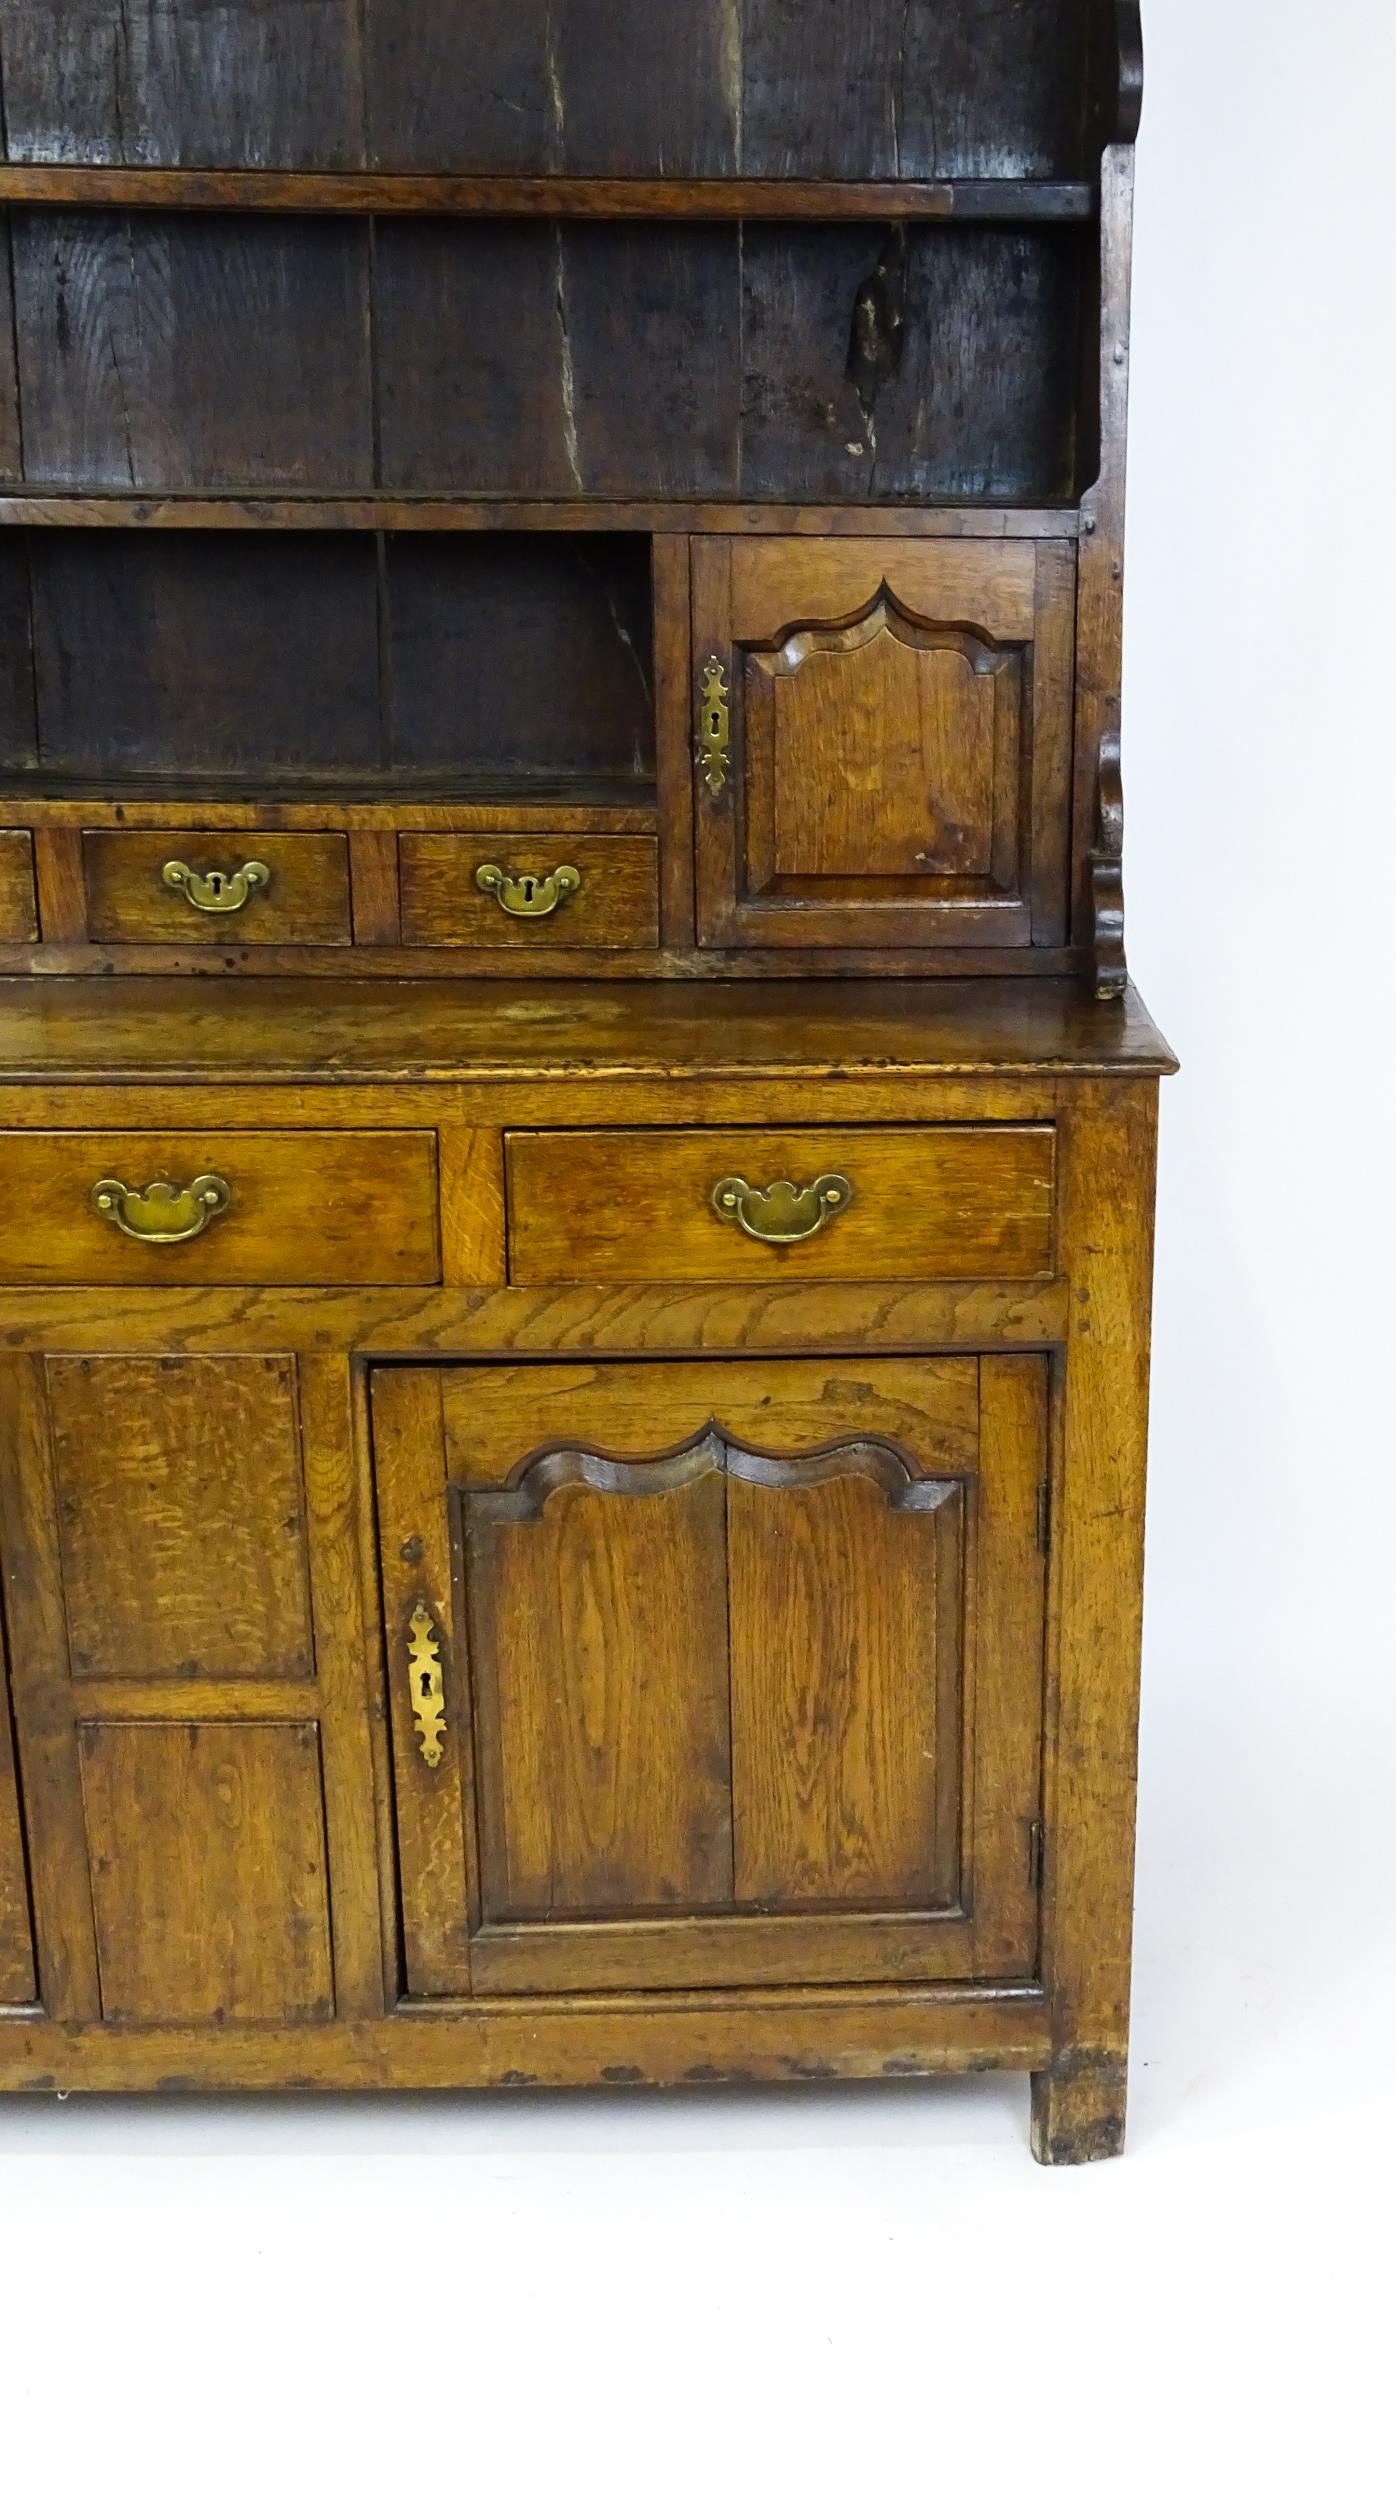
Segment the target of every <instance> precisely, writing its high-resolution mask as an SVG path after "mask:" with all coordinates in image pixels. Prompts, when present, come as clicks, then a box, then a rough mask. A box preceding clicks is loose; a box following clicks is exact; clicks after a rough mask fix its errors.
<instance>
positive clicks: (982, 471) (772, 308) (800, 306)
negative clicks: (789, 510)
mask: <svg viewBox="0 0 1396 2500" xmlns="http://www.w3.org/2000/svg"><path fill="white" fill-rule="evenodd" d="M896 235H897V230H896V229H895V228H890V229H883V230H881V232H880V233H879V232H878V231H874V232H873V233H871V234H869V233H867V232H866V231H865V230H860V229H859V228H858V227H856V226H842V227H839V226H815V225H771V226H768V227H754V228H753V229H752V230H751V231H750V232H748V233H747V235H746V237H745V242H744V249H743V340H744V348H743V353H744V379H743V409H742V482H741V491H742V493H743V494H745V495H753V496H760V495H770V496H776V497H787V496H791V495H799V496H803V497H809V498H814V499H825V500H827V499H829V498H848V499H851V500H853V501H856V502H859V503H862V502H870V501H873V500H874V499H875V498H876V497H878V496H883V497H886V498H897V497H920V498H928V497H950V498H953V497H956V496H959V497H967V496H968V497H973V496H983V497H986V498H988V499H990V500H996V501H1001V502H1007V501H1012V500H1015V499H1017V500H1021V501H1024V502H1029V501H1046V500H1049V499H1051V498H1052V497H1058V496H1060V497H1067V496H1069V495H1070V494H1071V492H1072V488H1073V484H1074V467H1073V462H1074V443H1073V427H1074V421H1075V402H1076V389H1077V354H1076V326H1077V318H1078V313H1077V306H1078V299H1079V292H1080V284H1081V269H1082V261H1081V256H1080V247H1079V244H1078V241H1077V238H1076V237H1075V236H1073V235H1072V234H1070V233H1057V232H1053V231H1051V230H1049V229H1040V230H1037V231H1030V230H1028V229H1019V230H1018V231H1016V232H1006V233H996V232H987V231H986V232H980V231H977V230H971V229H961V228H956V229H954V230H953V231H948V230H932V229H930V228H923V229H920V230H914V231H911V232H910V233H909V234H908V235H907V236H904V237H903V242H904V247H905V248H904V259H903V262H902V266H901V275H900V279H899V283H898V290H897V293H898V311H899V316H900V327H899V329H898V331H897V334H896V339H895V345H894V349H893V351H892V353H891V355H890V359H889V363H888V365H887V367H886V369H885V370H884V371H883V372H882V373H881V375H880V377H879V379H878V383H877V387H876V388H875V389H869V388H868V387H867V386H866V384H865V386H864V388H863V389H862V390H861V391H860V389H859V387H858V383H857V381H856V380H855V379H854V378H852V376H851V373H850V364H851V359H850V352H849V351H850V341H851V337H852V333H853V328H854V321H855V310H856V308H857V307H858V305H859V302H860V299H861V298H862V296H863V294H864V290H865V289H867V288H868V286H869V285H870V284H871V283H872V281H873V280H874V279H875V277H876V273H877V271H878V269H879V267H881V266H885V265H886V264H887V261H888V256H889V251H890V250H891V249H892V247H893V245H894V243H895V241H896Z"/></svg>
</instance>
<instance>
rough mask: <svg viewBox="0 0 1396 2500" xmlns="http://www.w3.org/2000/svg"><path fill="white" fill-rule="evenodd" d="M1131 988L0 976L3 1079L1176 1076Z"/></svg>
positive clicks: (924, 983)
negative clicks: (697, 986) (1110, 996)
mask: <svg viewBox="0 0 1396 2500" xmlns="http://www.w3.org/2000/svg"><path fill="white" fill-rule="evenodd" d="M1176 1064H1177V1063H1176V1061H1175V1060H1174V1058H1173V1055H1172V1053H1171V1052H1170V1050H1169V1048H1168V1045H1167V1043H1166V1042H1165V1041H1164V1039H1163V1036H1162V1035H1161V1034H1160V1033H1159V1031H1158V1030H1157V1028H1156V1026H1155V1025H1154V1024H1153V1023H1152V1021H1151V1019H1150V1017H1149V1014H1148V1011H1147V1009H1146V1008H1145V1006H1144V1003H1143V1001H1142V999H1141V998H1140V997H1139V994H1138V992H1137V991H1136V990H1134V989H1130V990H1129V991H1128V993H1127V994H1126V996H1125V997H1124V998H1122V999H1115V1000H1104V1001H1101V1000H1095V999H1092V998H1091V997H1089V996H1088V995H1087V994H1086V993H1085V992H1084V991H1083V990H1082V989H1081V987H1080V985H1079V984H1078V983H1076V982H1073V981H1045V980H1040V981H1021V982H1006V981H946V980H941V981H935V980H927V981H905V980H903V981H838V982H835V981H809V982H804V981H791V982H778V983H777V982H773V983H771V984H770V985H769V986H768V985H765V984H762V983H756V982H754V983H746V982H743V983H740V984H737V983H734V984H733V985H732V986H731V988H730V989H729V988H727V987H726V986H724V985H723V984H720V983H711V984H707V985H705V986H704V987H703V989H702V990H701V991H700V992H698V993H696V994H695V992H694V991H692V990H690V989H689V988H688V987H687V986H686V985H684V984H682V983H678V982H670V983H667V984H666V983H663V982H634V983H629V982H618V983H615V984H609V985H607V986H606V987H605V988H604V989H602V988H601V987H600V986H599V985H596V984H593V983H589V982H580V981H579V982H556V983H553V982H536V981H535V982H531V983H523V982H520V983H518V984H514V983H512V982H511V983H505V982H491V984H490V985H489V990H488V994H485V993H483V992H482V993H481V994H479V995H475V996H472V995H469V994H462V991H461V989H460V988H459V987H458V986H457V985H456V984H454V983H451V982H447V981H414V982H411V983H398V982H389V981H346V982H344V983H343V984H342V985H341V984H338V983H336V984H334V985H333V986H331V985H330V984H329V983H327V982H325V981H293V980H285V981H282V980H266V981H262V982H259V983H258V985H257V989H256V993H255V996H254V995H253V994H252V992H251V991H250V989H249V987H248V985H247V984H246V983H244V982H239V981H238V980H236V979H222V978H215V979H211V980H206V981H203V980H187V979H186V980H180V979H160V978H158V977H156V978H133V979H129V980H125V981H122V982H120V983H119V984H118V983H116V982H112V981H103V982H96V981H73V982H71V983H70V982H63V981H57V980H55V981H47V982H44V983H38V982H33V981H25V980H22V979H19V980H3V981H0V1078H6V1079H14V1078H16V1077H23V1076H33V1077H47V1078H52V1077H60V1076H67V1075H72V1076H81V1077H83V1078H86V1079H97V1078H100V1079H102V1080H103V1081H104V1082H107V1081H109V1082H112V1083H117V1084H120V1083H123V1082H127V1081H145V1080H148V1079H149V1078H151V1077H153V1076H161V1077H183V1076H197V1077H199V1078H200V1079H201V1080H203V1081H205V1082H208V1083H217V1082H219V1081H220V1080H222V1079H225V1078H227V1079H231V1078H237V1079H242V1078H245V1077H246V1076H247V1075H248V1074H249V1073H251V1074H255V1075H256V1076H257V1078H258V1079H259V1081H261V1082H267V1081H272V1080H275V1079H276V1078H278V1077H303V1076H306V1075H314V1076H317V1077H320V1078H324V1079H327V1080H330V1081H333V1080H334V1079H335V1078H337V1077H342V1078H344V1079H346V1080H348V1079H357V1080H362V1079H365V1078H369V1079H373V1078H383V1079H400V1078H434V1077H441V1078H444V1079H450V1078H460V1077H466V1076H470V1077H484V1076H492V1075H500V1076H506V1077H518V1076H534V1075H537V1076H544V1075H562V1076H567V1077H576V1078H585V1077H587V1076H591V1075H595V1076H597V1077H609V1076H617V1075H629V1074H637V1075H647V1076H649V1075H657V1076H685V1075H694V1074H704V1075H723V1074H726V1073H729V1072H730V1073H733V1074H738V1075H740V1074H751V1073H760V1074H771V1075H816V1076H823V1075H828V1076H830V1077H837V1078H840V1079H848V1078H851V1077H856V1076H859V1075H867V1074H870V1073H871V1074H886V1073H908V1074H945V1073H952V1074H953V1073H977V1072H980V1071H982V1072H984V1073H987V1074H1004V1073H1010V1072H1012V1071H1014V1070H1024V1069H1027V1070H1033V1069H1036V1070H1046V1071H1049V1072H1053V1073H1060V1074H1062V1075H1090V1074H1105V1075H1109V1074H1112V1073H1119V1074H1122V1075H1141V1076H1142V1075H1167V1074H1171V1072H1172V1070H1173V1069H1174V1067H1175V1066H1176Z"/></svg>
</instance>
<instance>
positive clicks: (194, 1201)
mask: <svg viewBox="0 0 1396 2500" xmlns="http://www.w3.org/2000/svg"><path fill="white" fill-rule="evenodd" d="M232 1201H233V1193H232V1190H231V1189H230V1187H229V1185H228V1183H227V1182H226V1181H225V1180H224V1178H223V1176H222V1173H221V1172H201V1173H200V1174H199V1177H198V1179H197V1180H194V1181H190V1182H188V1184H187V1185H185V1186H181V1185H180V1183H178V1182H177V1181H148V1182H147V1183H146V1186H145V1188H144V1189H130V1188H128V1187H127V1184H126V1182H125V1181H117V1180H105V1181H98V1182H97V1184H96V1186H95V1187H94V1189H93V1191H92V1206H93V1209H94V1211H95V1212H96V1213H97V1214H98V1215H103V1216H105V1217H106V1219H107V1222H108V1223H109V1224H114V1225H115V1226H116V1229H117V1231H118V1232H119V1233H124V1234H125V1236H126V1238H127V1240H128V1241H141V1242H145V1243H146V1244H147V1245H150V1246H152V1247H155V1248H159V1247H161V1246H163V1245H167V1244H170V1243H174V1242H180V1241H196V1240H197V1239H198V1236H199V1234H200V1233H201V1232H203V1231H204V1230H205V1228H206V1227H207V1226H208V1225H210V1224H212V1223H213V1222H214V1220H215V1218H216V1217H218V1216H220V1215H226V1213H227V1211H228V1209H229V1207H230V1206H231V1205H232Z"/></svg>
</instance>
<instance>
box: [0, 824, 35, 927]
mask: <svg viewBox="0 0 1396 2500" xmlns="http://www.w3.org/2000/svg"><path fill="white" fill-rule="evenodd" d="M38 934H39V919H38V913H37V911H36V910H35V906H34V837H33V835H32V834H30V833H20V832H17V831H16V830H15V828H14V827H13V826H9V825H6V826H3V827H0V946H28V945H30V944H32V942H33V940H34V939H35V938H36V937H37V936H38Z"/></svg>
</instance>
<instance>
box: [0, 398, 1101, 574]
mask: <svg viewBox="0 0 1396 2500" xmlns="http://www.w3.org/2000/svg"><path fill="white" fill-rule="evenodd" d="M415 387H417V385H415V384H414V388H415ZM739 524H740V527H741V528H742V530H743V531H744V532H745V533H746V534H747V535H749V536H752V537H761V536H763V535H774V536H776V537H779V538H790V537H805V538H839V537H852V538H992V539H1020V538H1072V539H1074V538H1075V537H1077V535H1078V533H1079V530H1080V514H1079V512H1078V511H1077V509H1076V507H1075V505H1074V504H1064V505H1057V506H1055V507H1052V508H1045V507H1041V506H1039V507H1036V508H1034V507H1033V506H1032V505H1029V504H1012V505H1008V506H993V507H989V506H985V507H983V508H980V507H978V506H976V505H973V504H946V505H936V504H924V505H923V504H918V505H915V506H906V507H903V508H898V507H896V506H893V505H878V504H871V505H867V506H850V505H847V504H827V503H826V504H811V503H799V504H781V503H752V502H745V503H743V504H742V505H741V506H740V508H739V509H738V510H737V511H736V512H734V510H733V507H732V505H731V503H730V502H728V503H693V502H689V501H687V500H685V499H684V498H682V497H675V498H674V499H672V500H671V501H668V502H665V503H648V502H644V501H639V502H637V501H635V500H634V499H633V498H632V499H629V500H627V501H626V502H624V503H615V502H608V501H607V500H606V499H605V498H604V497H602V496H590V497H578V496H574V497H571V498H567V497H556V496H540V497H536V498H534V499H533V500H531V501H526V502H519V501H515V500H511V499H510V498H508V497H507V496H502V495H496V494H488V495H483V496H478V497H477V496H471V495H468V494H466V495H458V496H453V497H451V498H450V499H449V500H442V499H441V498H440V497H433V496H430V495H422V494H374V495H370V496H363V495H358V496H343V495H319V494H316V495H297V496H275V495H271V496H266V495H258V496H246V495H225V496H221V497H218V496H215V497H209V496H200V495H180V496H174V497H168V496H159V495H23V494H20V495H14V494H0V530H24V529H31V528H39V529H54V528H57V529H135V530H152V529H159V530H301V531H315V530H319V531H330V530H333V531H338V530H381V529H392V530H396V531H409V530H410V531H413V532H417V533H423V532H441V531H451V532H463V533H466V534H475V533H480V532H485V533H489V532H492V531H497V530H536V531H540V532H543V533H545V534H546V535H549V536H553V535H558V536H567V535H574V534H576V533H577V532H579V531H582V532H591V531H596V530H608V531H610V530H626V531H637V532H639V533H640V534H641V535H643V536H646V537H655V538H664V537H670V538H680V539H685V540H686V539H688V538H689V537H691V536H693V535H695V534H697V535H699V536H701V535H703V534H705V533H706V534H709V535H715V536H717V537H720V538H726V537H728V536H730V534H731V532H732V530H733V529H734V528H735V527H737V526H738V525H739Z"/></svg>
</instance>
